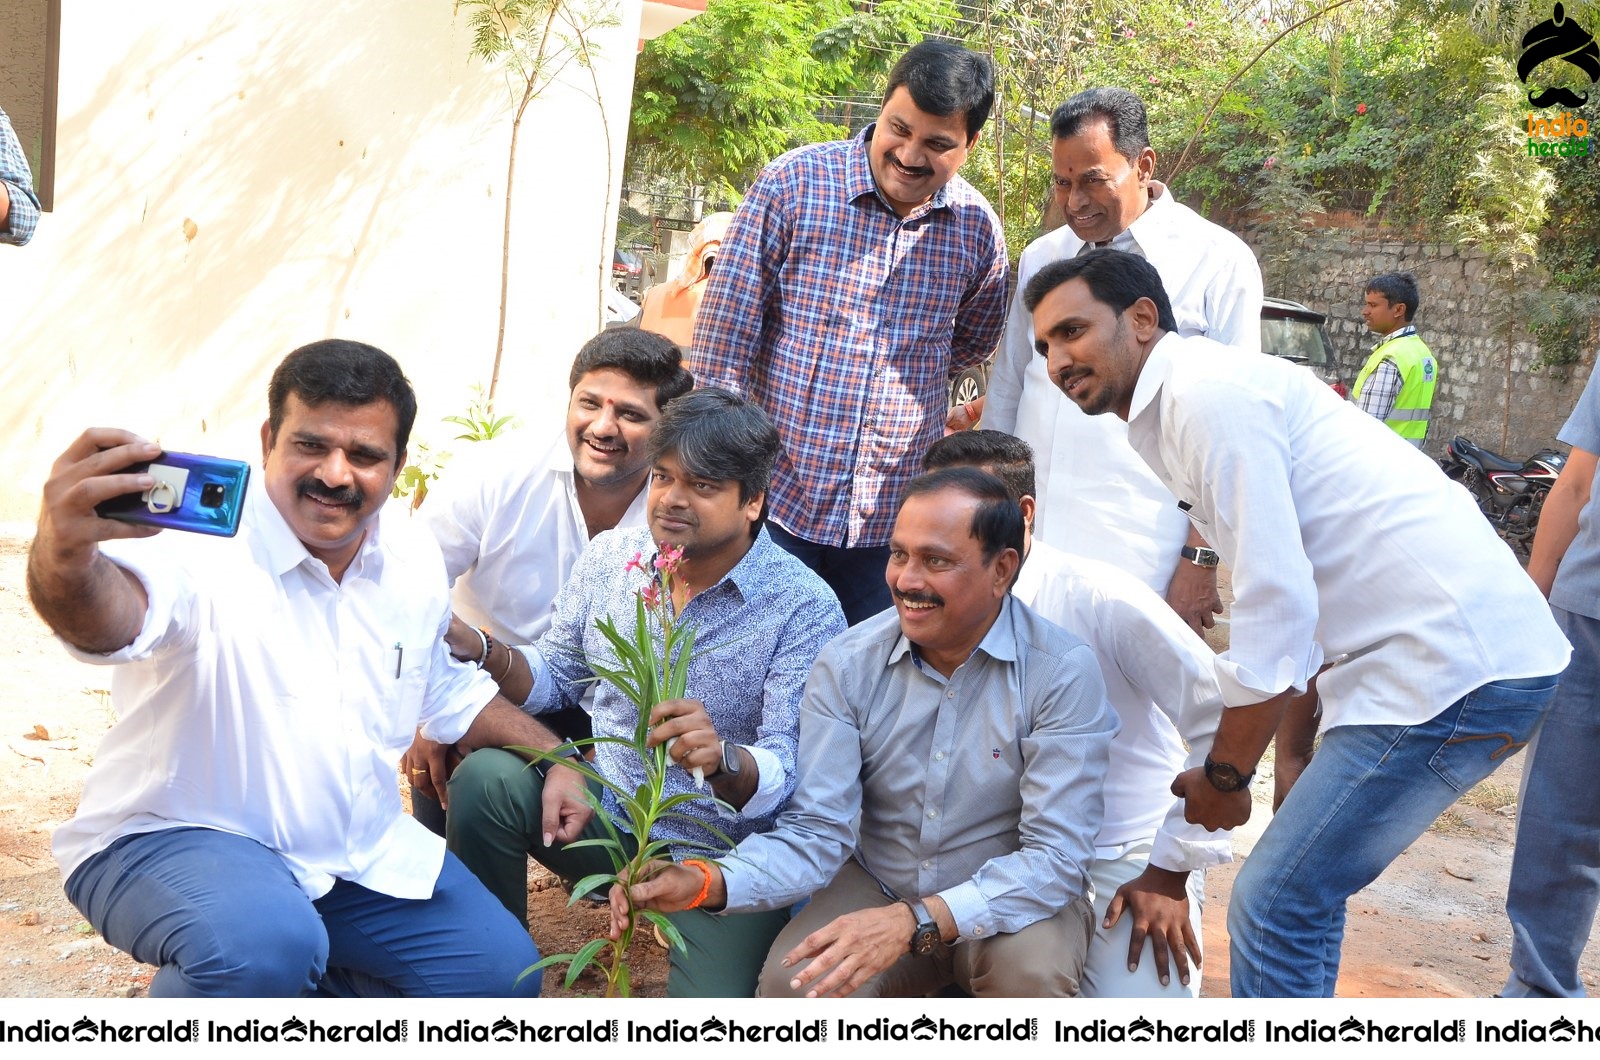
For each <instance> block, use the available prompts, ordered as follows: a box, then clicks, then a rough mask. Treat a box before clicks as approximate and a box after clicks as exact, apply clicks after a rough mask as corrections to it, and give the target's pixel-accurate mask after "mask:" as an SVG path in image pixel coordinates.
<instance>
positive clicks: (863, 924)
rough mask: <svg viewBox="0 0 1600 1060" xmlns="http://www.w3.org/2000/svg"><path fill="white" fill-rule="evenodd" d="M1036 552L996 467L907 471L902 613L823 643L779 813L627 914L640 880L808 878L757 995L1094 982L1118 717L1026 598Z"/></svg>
mask: <svg viewBox="0 0 1600 1060" xmlns="http://www.w3.org/2000/svg"><path fill="white" fill-rule="evenodd" d="M1022 549H1023V519H1022V510H1021V508H1020V507H1018V505H1017V502H1016V501H1015V500H1013V499H1012V497H1011V495H1010V493H1009V492H1008V491H1007V489H1006V487H1005V486H1004V485H1002V484H1001V483H1000V481H999V480H997V479H995V478H994V477H993V476H992V475H989V474H986V473H985V472H982V471H979V470H976V469H974V468H949V469H945V470H942V471H935V472H932V473H931V474H926V475H923V476H921V477H919V478H916V479H914V480H912V482H911V483H910V485H908V486H907V487H906V492H905V496H904V497H903V498H902V500H901V502H900V509H899V512H898V514H897V516H896V519H895V525H894V532H893V535H892V537H891V539H890V544H889V567H888V575H887V578H888V582H889V588H890V591H891V592H892V594H893V596H894V601H895V607H894V610H892V611H885V612H883V613H881V614H879V615H877V616H875V617H874V618H871V619H869V620H868V621H866V622H864V623H862V624H861V625H859V626H856V627H854V628H853V629H851V630H849V631H848V632H846V633H844V634H843V635H841V636H840V637H838V638H837V639H835V640H834V641H833V642H832V643H831V644H829V645H828V646H827V647H826V648H825V649H823V652H822V654H821V656H820V657H818V659H817V664H816V666H815V667H814V668H813V669H812V671H811V677H810V679H809V680H808V681H807V683H806V691H805V698H804V700H803V701H802V703H801V709H800V717H801V720H800V779H799V782H798V786H797V787H796V789H795V794H794V800H793V801H792V802H791V803H790V805H789V807H788V808H787V809H786V810H785V811H784V812H783V813H782V814H781V815H780V816H779V818H778V824H777V827H776V828H774V829H773V831H772V832H770V833H768V834H766V835H757V836H751V837H750V838H749V839H746V840H744V841H743V842H741V843H740V844H739V846H738V847H737V848H736V849H735V850H734V851H733V852H732V853H731V854H730V855H729V856H728V857H727V858H726V859H725V861H724V863H723V864H722V865H721V866H720V867H719V866H708V868H707V869H706V873H709V879H707V877H706V874H705V873H703V872H702V871H701V870H700V869H699V868H696V867H685V866H670V867H664V868H663V871H662V872H661V873H660V874H659V875H658V876H656V877H655V878H653V879H651V880H649V881H647V882H645V883H642V884H639V885H638V886H636V887H634V888H633V889H632V892H631V896H630V895H627V894H624V893H623V892H622V891H621V889H619V888H618V889H613V891H612V894H611V905H612V920H613V931H617V930H619V928H620V924H619V923H618V920H619V916H620V915H621V913H622V912H623V911H624V910H625V908H626V903H627V902H628V901H629V900H630V897H631V900H632V901H633V902H634V904H635V905H638V906H642V907H645V908H653V909H660V910H664V911H670V910H677V909H685V908H688V907H690V906H691V905H694V904H696V900H697V898H698V899H699V900H700V903H701V904H703V906H704V907H705V908H706V909H710V910H722V911H728V912H734V911H744V910H752V909H770V908H774V907H778V906H785V905H788V904H790V903H792V902H795V901H797V900H798V899H800V898H803V897H805V896H807V895H812V896H813V897H812V900H811V902H810V904H809V905H807V906H806V907H805V909H803V910H802V911H801V912H800V913H798V914H797V915H796V916H795V918H794V919H793V920H792V921H790V923H789V925H788V927H786V928H785V929H784V930H783V932H782V933H781V934H780V935H779V936H778V938H777V940H776V941H775V942H774V943H773V946H772V950H771V952H770V954H769V955H768V957H767V963H766V967H765V968H764V969H763V970H762V973H761V982H760V990H759V992H760V995H761V996H790V997H795V996H805V997H827V996H833V995H840V996H842V995H851V994H854V995H860V996H879V997H915V996H919V995H923V994H927V993H929V992H931V991H935V990H939V989H942V988H944V987H947V986H950V985H955V986H958V987H960V988H961V989H962V990H965V991H967V992H969V993H972V994H976V995H978V996H986V997H1064V996H1073V995H1075V994H1077V992H1078V985H1079V981H1080V978H1081V975H1082V970H1083V962H1084V954H1085V952H1086V950H1087V948H1088V944H1089V936H1090V932H1091V926H1090V918H1091V915H1092V908H1093V897H1092V894H1091V888H1090V885H1089V877H1088V869H1089V865H1090V862H1091V861H1093V859H1094V836H1095V833H1096V831H1097V830H1098V829H1099V827H1100V817H1101V812H1102V798H1101V788H1102V786H1103V784H1104V782H1105V775H1106V760H1107V754H1108V750H1109V748H1110V745H1111V739H1112V737H1113V736H1114V735H1115V733H1116V729H1117V722H1116V717H1115V715H1113V714H1112V713H1111V711H1110V709H1109V708H1108V707H1107V706H1106V698H1105V685H1104V684H1103V683H1102V681H1101V678H1100V672H1099V670H1098V668H1097V667H1096V665H1095V661H1094V656H1093V654H1092V653H1091V652H1090V650H1089V649H1088V648H1087V647H1086V646H1085V645H1084V644H1083V642H1082V641H1080V640H1078V639H1077V638H1076V637H1073V636H1072V635H1071V634H1069V633H1067V632H1065V631H1064V630H1062V629H1060V628H1059V627H1057V626H1055V625H1052V624H1051V623H1049V622H1046V621H1045V620H1044V619H1042V618H1040V617H1039V616H1038V615H1036V614H1034V613H1033V612H1032V611H1031V610H1029V609H1028V608H1027V607H1026V606H1025V605H1023V604H1021V603H1020V602H1018V601H1017V600H1016V599H1015V598H1013V597H1012V595H1011V591H1010V590H1011V584H1012V581H1013V580H1014V579H1015V577H1016V573H1017V565H1018V563H1019V562H1020V559H1021V554H1022ZM858 820H859V824H858V823H857V822H858ZM702 896H703V897H702Z"/></svg>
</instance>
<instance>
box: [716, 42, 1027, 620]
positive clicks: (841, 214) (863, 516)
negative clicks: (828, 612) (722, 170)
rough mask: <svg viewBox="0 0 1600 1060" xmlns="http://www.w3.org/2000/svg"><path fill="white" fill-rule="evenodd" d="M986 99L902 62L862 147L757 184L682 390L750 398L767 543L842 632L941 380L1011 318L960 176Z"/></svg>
mask: <svg viewBox="0 0 1600 1060" xmlns="http://www.w3.org/2000/svg"><path fill="white" fill-rule="evenodd" d="M993 101H994V68H993V65H992V64H991V63H990V61H989V59H988V58H987V57H986V56H982V55H979V54H977V53H976V52H971V51H968V50H966V49H965V48H961V47H958V46H956V45H954V44H949V43H945V42H942V41H924V42H923V43H921V44H918V45H917V46H915V47H914V48H912V49H911V50H910V51H908V52H906V54H905V55H904V56H902V57H901V59H900V61H899V62H898V63H896V64H895V67H894V70H893V71H891V72H890V74H889V88H888V92H887V93H886V95H885V97H884V101H883V109H882V110H881V111H880V112H879V114H878V120H877V121H876V122H875V123H874V124H872V125H869V126H868V127H867V128H866V129H865V130H864V131H863V132H862V133H861V135H860V136H857V137H855V138H854V139H851V140H843V141H838V142H835V143H825V144H813V145H811V146H809V147H802V148H799V149H798V150H795V151H791V152H789V153H788V154H786V155H784V156H782V157H781V158H778V159H777V160H775V161H774V162H772V163H771V164H769V165H768V166H767V168H766V169H765V170H763V171H762V174H761V176H760V178H759V179H758V180H757V181H756V182H755V184H754V185H753V186H752V187H751V189H750V192H749V194H747V195H746V196H745V198H744V201H743V202H742V203H740V205H739V210H738V213H736V214H735V215H734V219H733V223H732V225H731V226H730V227H729V229H728V234H727V236H726V237H725V238H724V239H723V241H722V246H721V250H720V252H719V254H718V256H717V267H716V270H715V271H714V272H713V273H712V275H711V285H710V287H709V289H708V290H707V291H706V296H705V300H704V302H702V303H701V306H700V313H699V316H698V317H697V318H696V322H695V332H694V349H693V352H692V353H691V355H690V363H689V367H690V369H691V370H692V371H693V372H694V375H695V378H696V379H697V380H699V381H700V382H701V383H704V384H707V385H715V386H725V387H728V388H729V389H731V390H736V391H739V392H741V393H744V394H746V395H748V396H749V397H750V398H751V399H752V400H754V401H756V402H757V403H758V404H760V405H761V407H762V408H764V409H766V410H767V412H768V413H769V414H770V415H771V416H772V418H773V421H774V422H775V423H776V424H777V425H778V433H779V434H781V435H782V436H783V445H784V451H783V454H782V455H781V456H780V457H779V458H778V466H777V469H776V470H775V471H774V473H773V478H772V521H771V523H770V524H769V526H768V531H769V532H770V533H771V534H772V537H773V540H775V541H776V542H777V543H778V544H780V545H782V546H783V547H784V548H786V549H788V550H789V551H790V552H793V553H794V554H795V555H797V556H799V557H800V559H801V560H802V561H803V562H804V563H805V564H806V566H808V567H810V568H811V569H812V570H814V571H816V572H817V573H818V574H821V575H822V577H823V579H824V580H826V581H827V583H828V585H829V586H830V587H832V589H833V590H834V592H835V593H836V594H837V595H838V597H839V600H840V603H841V604H842V605H843V607H844V612H845V617H846V618H848V619H849V620H850V622H851V623H852V624H854V623H856V622H859V621H861V620H862V619H865V618H867V617H869V616H871V615H874V614H876V613H877V612H879V611H881V610H883V609H884V608H886V607H888V606H889V602H890V601H889V593H888V590H887V588H886V587H885V586H884V583H883V566H884V563H885V562H886V561H887V559H888V550H887V547H886V546H887V543H888V540H889V530H890V528H891V526H892V525H893V524H894V505H895V501H896V499H897V498H898V497H899V495H900V491H901V489H903V488H904V487H905V484H906V483H907V482H908V481H910V479H911V478H912V476H913V475H915V474H916V473H917V462H918V461H919V460H920V459H921V456H922V453H923V452H925V451H926V450H927V448H928V446H930V445H932V444H933V443H934V442H935V441H936V440H937V439H938V438H939V436H940V433H941V430H942V428H943V425H944V420H945V403H946V394H947V386H948V383H949V380H950V378H951V377H952V376H955V375H958V374H960V373H961V372H962V371H964V370H966V369H968V368H971V367H973V366H974V365H977V364H979V363H980V362H982V361H983V360H984V358H986V357H988V356H989V354H991V353H992V352H993V351H994V348H995V345H996V343H997V342H999V339H1000V331H1001V328H1002V326H1003V325H1004V323H1005V308H1006V306H1005V297H1006V248H1005V238H1004V236H1003V235H1002V234H1001V231H1000V222H999V220H998V219H997V218H996V217H995V214H994V211H993V210H991V209H990V208H989V203H988V202H987V201H986V200H985V199H984V197H983V196H982V195H980V194H979V193H978V192H977V190H975V189H974V188H973V187H972V185H970V184H968V183H967V182H966V181H964V180H962V179H961V178H960V177H959V176H957V175H956V170H957V169H959V168H960V167H961V164H962V163H963V162H964V161H966V158H967V155H968V153H969V152H970V151H971V150H972V148H973V147H974V145H976V144H977V142H978V131H979V130H980V129H982V128H983V123H984V122H985V121H986V120H987V119H988V116H989V108H990V106H991V105H992V103H993Z"/></svg>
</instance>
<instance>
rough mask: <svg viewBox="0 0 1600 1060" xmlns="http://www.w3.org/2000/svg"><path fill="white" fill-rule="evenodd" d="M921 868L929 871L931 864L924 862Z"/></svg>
mask: <svg viewBox="0 0 1600 1060" xmlns="http://www.w3.org/2000/svg"><path fill="white" fill-rule="evenodd" d="M922 867H923V868H925V869H931V868H933V862H931V861H924V862H923V863H922Z"/></svg>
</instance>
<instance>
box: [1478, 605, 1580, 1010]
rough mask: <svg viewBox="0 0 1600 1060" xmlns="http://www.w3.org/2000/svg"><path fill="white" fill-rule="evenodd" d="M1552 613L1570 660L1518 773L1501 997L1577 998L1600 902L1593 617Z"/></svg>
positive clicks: (1565, 612)
mask: <svg viewBox="0 0 1600 1060" xmlns="http://www.w3.org/2000/svg"><path fill="white" fill-rule="evenodd" d="M1552 610H1553V611H1554V613H1555V618H1556V623H1557V624H1558V625H1559V626H1560V627H1561V632H1563V633H1565V634H1566V635H1567V639H1568V640H1569V641H1571V642H1572V663H1571V664H1570V665H1569V666H1568V667H1567V670H1566V672H1565V673H1563V674H1562V675H1561V685H1560V687H1558V688H1557V689H1556V698H1555V702H1554V703H1552V704H1551V706H1550V713H1549V714H1547V715H1545V719H1544V727H1543V728H1541V729H1540V730H1539V735H1538V736H1537V737H1536V738H1535V739H1534V741H1533V743H1532V744H1530V745H1529V747H1528V761H1527V764H1526V765H1525V766H1524V768H1523V772H1522V795H1521V797H1520V798H1519V799H1518V805H1517V850H1516V854H1515V855H1514V856H1513V857H1512V859H1511V887H1510V891H1509V893H1508V894H1507V896H1506V915H1507V916H1509V917H1510V918H1511V978H1510V979H1509V980H1508V981H1507V983H1506V986H1505V990H1504V991H1502V996H1503V997H1583V996H1584V989H1583V980H1581V979H1579V978H1578V959H1579V958H1581V957H1582V956H1583V949H1584V946H1585V945H1587V944H1588V941H1589V933H1590V931H1591V930H1592V929H1593V927H1594V913H1595V906H1596V903H1597V902H1600V787H1597V786H1596V785H1595V782H1594V776H1595V762H1596V759H1597V756H1600V619H1593V618H1589V617H1588V616H1586V615H1578V614H1573V613H1572V612H1570V611H1563V610H1561V609H1560V608H1559V607H1557V608H1552Z"/></svg>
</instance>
